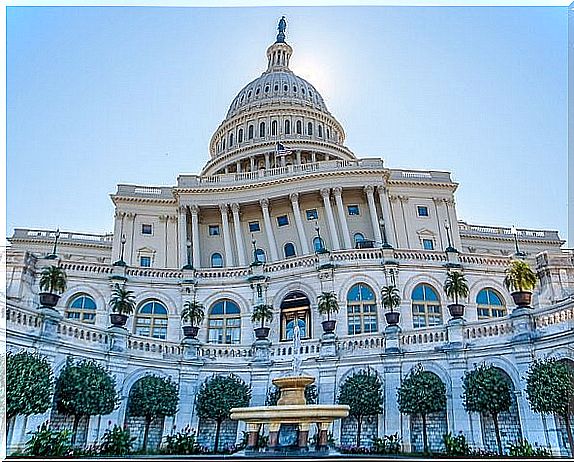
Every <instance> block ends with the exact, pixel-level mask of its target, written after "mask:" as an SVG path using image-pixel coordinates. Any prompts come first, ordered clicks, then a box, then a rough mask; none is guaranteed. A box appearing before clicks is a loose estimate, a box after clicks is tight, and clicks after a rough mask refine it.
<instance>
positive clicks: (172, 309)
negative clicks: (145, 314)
mask: <svg viewBox="0 0 574 462" xmlns="http://www.w3.org/2000/svg"><path fill="white" fill-rule="evenodd" d="M135 295H136V299H135V301H136V311H137V310H138V309H139V308H140V307H141V305H142V304H143V303H144V302H146V301H148V300H157V301H159V302H161V303H163V304H164V305H165V307H166V308H167V313H168V316H172V315H178V314H179V312H180V310H181V307H180V306H179V303H178V302H177V301H176V300H175V299H174V298H173V297H171V296H170V295H169V294H167V293H166V291H163V290H144V291H143V292H139V293H136V294H135Z"/></svg>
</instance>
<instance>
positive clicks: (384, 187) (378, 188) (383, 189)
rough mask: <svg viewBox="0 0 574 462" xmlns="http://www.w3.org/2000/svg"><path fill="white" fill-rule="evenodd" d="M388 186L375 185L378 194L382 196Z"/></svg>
mask: <svg viewBox="0 0 574 462" xmlns="http://www.w3.org/2000/svg"><path fill="white" fill-rule="evenodd" d="M388 190H389V188H387V187H386V186H382V185H380V186H377V192H378V193H379V195H381V196H384V195H385V194H386V193H387V192H388Z"/></svg>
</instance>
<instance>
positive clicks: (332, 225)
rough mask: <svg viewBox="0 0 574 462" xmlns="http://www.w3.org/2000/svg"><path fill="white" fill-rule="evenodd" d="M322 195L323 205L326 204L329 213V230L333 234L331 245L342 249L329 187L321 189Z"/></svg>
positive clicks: (335, 248) (336, 248) (334, 248)
mask: <svg viewBox="0 0 574 462" xmlns="http://www.w3.org/2000/svg"><path fill="white" fill-rule="evenodd" d="M321 197H322V198H323V205H324V206H325V212H326V213H327V221H328V223H329V232H330V234H331V245H332V246H333V250H340V249H341V244H339V236H338V235H337V227H336V225H335V218H334V217H333V209H332V207H331V199H330V191H329V188H323V189H321Z"/></svg>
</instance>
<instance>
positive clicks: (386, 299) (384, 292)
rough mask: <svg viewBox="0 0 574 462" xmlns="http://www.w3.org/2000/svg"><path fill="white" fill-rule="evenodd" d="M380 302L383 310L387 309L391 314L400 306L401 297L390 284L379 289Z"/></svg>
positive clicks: (396, 289) (397, 290)
mask: <svg viewBox="0 0 574 462" xmlns="http://www.w3.org/2000/svg"><path fill="white" fill-rule="evenodd" d="M381 301H382V303H383V308H386V309H388V310H389V311H390V312H391V313H392V312H393V310H394V309H395V308H398V307H399V306H400V304H401V295H400V293H399V289H398V288H397V286H395V285H393V284H391V285H388V286H385V287H383V288H382V289H381Z"/></svg>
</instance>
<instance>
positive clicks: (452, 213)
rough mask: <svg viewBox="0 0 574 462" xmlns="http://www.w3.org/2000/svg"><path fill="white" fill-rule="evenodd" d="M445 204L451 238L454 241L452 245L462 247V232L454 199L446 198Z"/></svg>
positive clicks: (457, 247) (456, 247)
mask: <svg viewBox="0 0 574 462" xmlns="http://www.w3.org/2000/svg"><path fill="white" fill-rule="evenodd" d="M444 206H445V209H446V214H447V217H448V222H449V224H450V239H451V241H452V246H453V247H454V248H455V249H460V248H461V247H462V244H461V242H460V233H459V230H458V221H457V219H456V209H455V208H454V199H450V198H449V199H445V200H444Z"/></svg>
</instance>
